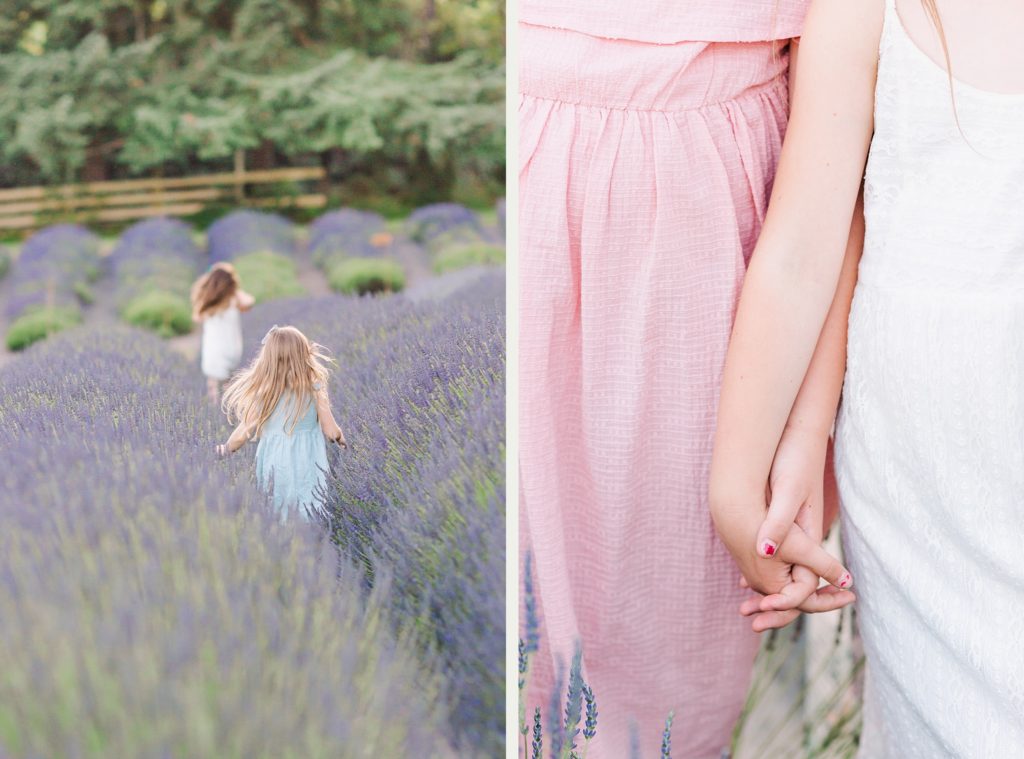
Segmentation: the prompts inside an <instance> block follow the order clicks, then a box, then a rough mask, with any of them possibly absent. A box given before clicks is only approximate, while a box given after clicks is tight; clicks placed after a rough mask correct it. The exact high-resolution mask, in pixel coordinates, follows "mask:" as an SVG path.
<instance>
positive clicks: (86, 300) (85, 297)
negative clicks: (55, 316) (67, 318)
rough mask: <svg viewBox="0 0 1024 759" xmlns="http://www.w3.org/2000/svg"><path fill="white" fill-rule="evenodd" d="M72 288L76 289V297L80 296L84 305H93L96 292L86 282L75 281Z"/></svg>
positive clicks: (79, 298) (79, 299) (80, 300)
mask: <svg viewBox="0 0 1024 759" xmlns="http://www.w3.org/2000/svg"><path fill="white" fill-rule="evenodd" d="M71 289H72V290H74V292H75V297H77V298H78V301H79V302H80V303H81V304H82V305H83V306H91V305H92V304H93V302H94V301H95V300H96V293H94V292H93V291H92V288H91V287H89V285H87V284H86V283H85V282H75V284H74V285H72V286H71Z"/></svg>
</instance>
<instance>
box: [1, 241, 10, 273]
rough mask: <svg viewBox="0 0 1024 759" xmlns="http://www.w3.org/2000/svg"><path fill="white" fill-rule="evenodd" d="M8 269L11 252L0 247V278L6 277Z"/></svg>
mask: <svg viewBox="0 0 1024 759" xmlns="http://www.w3.org/2000/svg"><path fill="white" fill-rule="evenodd" d="M10 270H11V254H10V253H9V252H8V251H7V250H6V249H5V248H0V279H3V278H4V277H6V276H7V272H8V271H10Z"/></svg>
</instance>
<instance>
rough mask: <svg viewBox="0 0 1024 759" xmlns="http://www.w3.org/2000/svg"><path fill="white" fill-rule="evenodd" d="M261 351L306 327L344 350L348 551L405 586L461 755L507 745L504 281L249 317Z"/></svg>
mask: <svg viewBox="0 0 1024 759" xmlns="http://www.w3.org/2000/svg"><path fill="white" fill-rule="evenodd" d="M246 319H247V323H246V325H245V327H246V329H245V334H246V335H248V336H249V341H248V342H249V345H248V350H249V352H250V353H251V352H252V351H254V350H255V348H256V345H257V344H258V341H259V339H260V338H261V337H262V336H263V334H264V333H265V331H266V329H268V328H269V327H270V326H271V325H273V324H294V325H295V326H297V327H298V328H299V329H301V330H303V331H304V332H305V333H306V334H307V335H308V336H309V337H310V338H311V339H313V340H315V341H317V342H319V343H322V344H324V345H326V346H328V347H329V348H330V349H331V350H333V352H334V354H335V356H336V358H337V360H338V367H337V370H336V371H335V372H334V373H333V375H332V380H331V386H330V393H331V398H332V403H333V405H334V408H335V409H336V414H337V417H338V420H339V423H340V424H341V425H342V427H343V428H344V429H345V433H346V436H347V438H348V440H349V445H350V447H349V450H347V451H332V454H331V457H332V460H331V469H332V476H331V478H330V485H329V488H328V492H327V493H326V494H325V498H326V505H327V508H328V511H329V513H330V516H331V529H332V531H333V534H334V536H335V539H336V540H337V542H338V543H339V545H341V546H342V547H343V549H344V550H345V552H346V554H347V555H349V556H351V557H353V558H354V559H355V560H358V561H360V562H361V563H362V565H363V566H364V568H365V570H366V573H367V581H368V582H369V583H371V584H375V583H376V581H377V578H378V577H379V576H386V577H389V578H390V580H389V581H390V583H391V584H392V593H391V595H390V596H389V604H390V609H391V616H392V619H393V620H395V621H396V623H397V622H398V621H400V620H404V621H405V623H406V624H408V621H409V620H413V624H414V625H415V627H416V628H417V629H419V630H420V631H421V632H422V637H421V645H422V646H423V647H424V650H425V651H433V652H435V654H436V656H437V658H438V660H439V662H440V666H441V668H442V671H443V673H444V675H445V679H446V681H447V684H448V696H449V699H450V704H451V709H452V711H453V732H454V739H455V740H456V742H457V744H458V748H459V751H460V756H487V757H490V756H498V755H500V752H501V751H502V750H503V746H504V719H503V713H504V709H503V706H502V705H503V703H504V633H503V630H504V619H505V589H504V555H505V502H504V464H503V461H504V422H505V416H504V397H505V390H504V355H505V351H504V332H505V326H504V275H503V274H501V273H495V272H490V273H488V274H487V275H484V276H481V277H478V278H476V279H474V280H472V281H471V282H469V283H468V284H467V285H466V286H464V287H461V288H458V289H456V290H455V291H454V292H452V293H450V294H448V295H446V297H443V298H439V299H436V300H434V299H424V300H422V301H417V302H413V301H411V300H409V299H407V298H405V297H404V296H395V297H393V298H389V299H385V300H381V299H355V298H344V297H341V296H331V297H326V298H320V299H316V300H311V301H310V300H305V301H278V302H276V303H271V304H267V305H265V306H260V307H257V308H256V309H255V310H254V311H253V312H252V314H251V315H247V316H246Z"/></svg>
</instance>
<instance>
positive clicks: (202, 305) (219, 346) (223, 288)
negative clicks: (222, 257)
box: [192, 263, 256, 404]
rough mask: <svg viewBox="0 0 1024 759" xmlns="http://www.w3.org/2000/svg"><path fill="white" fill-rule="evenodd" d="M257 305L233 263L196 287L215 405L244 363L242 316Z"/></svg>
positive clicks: (205, 365) (196, 315)
mask: <svg viewBox="0 0 1024 759" xmlns="http://www.w3.org/2000/svg"><path fill="white" fill-rule="evenodd" d="M255 302H256V301H255V299H254V298H253V297H252V296H251V295H250V294H249V293H247V292H245V291H244V290H242V288H241V287H240V286H239V284H238V273H237V272H236V271H235V267H234V266H232V265H231V264H229V263H219V264H215V265H214V266H213V268H211V269H210V270H209V271H208V272H206V274H204V275H203V276H201V277H200V278H199V279H198V280H196V282H195V284H194V285H192V318H193V319H194V320H195V321H197V322H199V323H201V324H202V325H203V345H202V361H201V365H202V369H203V374H205V375H206V390H207V392H208V393H209V395H210V401H211V402H212V403H214V404H217V403H219V402H220V386H221V383H222V382H225V381H226V380H227V379H228V378H229V377H230V376H231V373H232V372H234V370H235V369H237V368H238V366H239V364H241V363H242V317H241V312H242V311H248V310H249V309H250V308H252V307H253V304H254V303H255Z"/></svg>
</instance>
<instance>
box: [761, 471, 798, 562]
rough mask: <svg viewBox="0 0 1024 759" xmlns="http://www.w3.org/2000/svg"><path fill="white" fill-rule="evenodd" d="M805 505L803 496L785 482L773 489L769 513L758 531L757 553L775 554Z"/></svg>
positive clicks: (769, 555) (765, 555)
mask: <svg viewBox="0 0 1024 759" xmlns="http://www.w3.org/2000/svg"><path fill="white" fill-rule="evenodd" d="M801 506H803V498H802V497H801V496H800V495H798V494H797V492H796V491H795V490H794V489H793V488H792V487H791V486H788V485H786V484H785V483H781V484H779V485H776V486H775V487H774V488H773V489H772V498H771V501H770V502H769V504H768V513H767V515H766V516H765V518H764V522H763V523H762V524H761V529H760V530H758V531H757V553H758V555H759V556H763V557H764V558H769V557H771V556H774V555H775V554H776V553H777V552H778V550H779V546H780V545H782V541H783V540H785V539H786V536H787V535H789V530H790V528H791V527H792V526H793V520H795V519H796V515H797V512H798V511H800V507H801Z"/></svg>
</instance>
